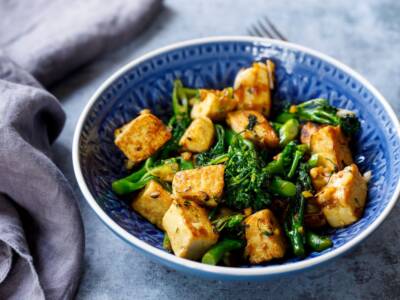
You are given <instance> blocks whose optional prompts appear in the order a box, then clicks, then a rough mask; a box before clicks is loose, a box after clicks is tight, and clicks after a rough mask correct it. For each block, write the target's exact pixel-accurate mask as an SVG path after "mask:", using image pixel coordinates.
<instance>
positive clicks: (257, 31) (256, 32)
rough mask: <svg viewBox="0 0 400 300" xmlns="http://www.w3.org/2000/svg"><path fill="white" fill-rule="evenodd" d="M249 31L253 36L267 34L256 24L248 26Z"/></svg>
mask: <svg viewBox="0 0 400 300" xmlns="http://www.w3.org/2000/svg"><path fill="white" fill-rule="evenodd" d="M249 32H250V34H251V35H254V36H259V37H265V36H266V35H267V36H269V35H268V34H266V33H264V32H263V31H262V30H261V28H258V27H257V26H255V25H253V26H250V29H249Z"/></svg>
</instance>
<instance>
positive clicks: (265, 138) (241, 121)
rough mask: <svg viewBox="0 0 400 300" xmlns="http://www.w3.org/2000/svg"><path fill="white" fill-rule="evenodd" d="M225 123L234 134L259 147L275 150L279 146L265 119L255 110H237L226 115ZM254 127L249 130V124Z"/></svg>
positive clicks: (275, 135) (276, 137) (277, 138)
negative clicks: (239, 134)
mask: <svg viewBox="0 0 400 300" xmlns="http://www.w3.org/2000/svg"><path fill="white" fill-rule="evenodd" d="M226 122H227V123H228V125H229V126H230V127H231V128H232V130H233V131H235V132H241V135H242V136H243V137H244V138H245V139H248V140H251V141H253V142H255V143H256V144H257V145H259V146H261V147H268V148H275V147H277V146H279V137H278V135H277V134H276V132H275V131H274V129H273V128H272V127H271V125H270V124H269V123H268V121H267V119H266V118H265V117H264V116H263V115H262V114H261V113H259V112H258V111H255V110H238V111H234V112H230V113H228V115H227V118H226ZM251 122H254V123H255V125H254V127H253V128H252V129H249V123H251Z"/></svg>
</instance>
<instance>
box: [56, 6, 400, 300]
mask: <svg viewBox="0 0 400 300" xmlns="http://www.w3.org/2000/svg"><path fill="white" fill-rule="evenodd" d="M105 5H106V4H105ZM264 14H267V15H268V16H269V17H270V18H271V19H272V20H273V22H274V23H275V24H276V25H277V27H278V28H279V29H281V31H282V32H284V33H285V34H286V36H287V37H288V39H289V40H290V41H293V42H295V43H299V44H302V45H305V46H308V47H311V48H314V49H317V50H320V51H322V52H325V53H326V54H329V55H331V56H333V57H335V58H337V59H339V60H341V61H342V62H344V63H346V64H348V65H349V66H351V67H352V68H354V69H355V70H357V71H359V72H360V73H361V74H363V75H364V76H365V77H366V78H367V79H369V80H370V81H371V82H372V83H373V84H374V85H375V86H376V87H377V88H378V89H379V90H380V91H381V92H382V93H383V95H384V96H385V97H387V99H388V100H389V101H390V102H391V103H392V105H393V107H394V108H395V110H396V112H397V113H400V101H399V99H398V98H399V96H400V87H399V83H400V55H399V53H400V18H399V17H398V16H399V14H400V1H396V0H382V1H379V0H377V1H373V0H367V1H362V0H359V1H354V0H353V1H350V0H340V1H318V0H309V1H289V0H284V1H283V0H269V1H263V0H257V1H249V0H248V1H246V0H243V1H229V0H227V1H222V0H219V1H211V0H210V1H202V0H186V1H185V0H171V1H166V2H165V4H164V9H163V11H162V12H161V14H160V15H159V17H158V18H157V20H155V22H154V23H153V24H152V25H151V26H150V27H149V28H148V30H147V31H146V32H144V33H143V34H142V35H141V36H140V37H139V38H138V39H136V40H134V41H132V43H130V44H128V45H126V47H124V48H122V49H119V50H117V51H114V52H113V53H110V54H108V55H106V56H103V57H102V58H100V59H98V60H96V62H94V63H93V64H91V65H89V66H87V67H85V68H82V69H80V70H78V71H77V72H75V73H74V74H72V75H71V76H69V77H68V78H66V79H65V80H64V81H62V82H60V83H59V84H58V85H57V86H55V87H54V88H53V89H52V92H53V93H54V94H55V95H56V96H57V97H58V98H59V99H60V101H61V102H62V104H63V106H64V108H65V110H66V112H67V115H68V121H67V124H66V127H65V129H64V131H63V133H62V135H61V137H60V139H59V140H58V141H57V143H56V144H55V152H56V159H57V163H58V164H59V166H60V167H61V168H62V170H63V171H64V172H65V174H66V175H67V177H68V178H69V179H70V181H71V182H72V184H73V185H74V187H75V190H76V193H77V195H78V198H79V202H80V207H81V211H82V215H83V219H84V223H85V229H86V254H85V271H84V274H83V279H82V283H81V286H80V290H79V293H78V299H100V300H102V299H211V298H214V299H245V298H249V299H274V298H277V299H317V298H318V299H395V298H400V252H399V249H400V247H399V246H400V241H399V229H400V219H399V218H398V214H399V212H400V210H399V207H398V206H397V207H396V208H395V209H394V211H393V212H392V214H391V215H390V216H389V218H388V219H387V221H386V222H385V223H384V224H383V225H382V226H381V227H380V228H379V229H378V230H377V231H376V232H375V233H374V234H372V236H371V237H370V238H369V239H368V240H367V241H365V242H364V243H363V244H362V245H360V246H358V247H357V248H356V249H354V251H352V252H351V253H349V254H347V255H345V256H343V257H341V258H339V259H337V260H335V261H334V262H332V263H330V264H328V265H325V266H323V267H320V268H318V269H315V270H312V271H309V272H306V273H302V274H298V275H296V276H292V277H289V278H288V277H286V278H281V279H278V280H274V281H269V282H256V283H248V282H242V283H232V282H220V281H205V280H203V279H199V278H195V277H190V276H186V275H183V274H180V273H178V272H175V271H173V270H169V269H167V268H165V267H162V266H160V265H158V264H156V263H153V262H152V261H150V260H148V259H147V258H145V257H143V256H142V255H140V254H138V253H136V252H135V251H133V250H132V249H131V248H130V247H129V246H128V245H127V244H125V242H123V241H122V240H120V239H119V238H118V237H116V236H115V235H114V234H112V233H111V232H110V231H109V230H108V229H107V228H106V227H105V226H104V225H103V224H102V223H101V222H100V221H99V220H98V218H97V217H96V216H95V214H94V213H93V212H92V211H91V209H90V208H89V206H88V205H87V204H86V202H85V200H84V199H83V197H82V196H81V194H80V192H79V189H78V187H77V185H76V182H75V179H74V175H73V170H72V163H71V143H72V135H73V131H74V127H75V124H76V122H77V119H78V116H79V114H80V112H81V111H82V109H83V107H84V106H85V104H86V103H87V101H88V99H89V97H90V96H91V94H92V93H93V92H94V91H95V89H96V88H97V87H98V86H99V85H100V84H101V83H102V82H103V81H104V80H105V79H106V78H107V77H108V76H109V75H110V74H112V73H113V72H114V71H115V70H117V69H118V68H119V67H120V66H122V65H124V64H125V63H126V62H128V61H130V60H131V59H133V58H136V57H138V56H140V55H142V54H144V53H146V52H148V51H150V50H153V49H156V48H158V47H161V46H164V45H167V44H170V43H172V42H176V41H182V40H185V39H191V38H197V37H205V36H212V35H243V34H246V27H247V26H248V25H249V24H251V23H252V22H254V21H255V20H256V19H257V18H258V17H260V16H262V15H264Z"/></svg>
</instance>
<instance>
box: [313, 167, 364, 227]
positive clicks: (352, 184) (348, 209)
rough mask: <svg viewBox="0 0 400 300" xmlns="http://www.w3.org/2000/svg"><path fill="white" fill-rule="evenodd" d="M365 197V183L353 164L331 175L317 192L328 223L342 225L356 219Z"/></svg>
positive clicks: (333, 225)
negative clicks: (327, 181)
mask: <svg viewBox="0 0 400 300" xmlns="http://www.w3.org/2000/svg"><path fill="white" fill-rule="evenodd" d="M366 198H367V183H366V181H365V179H364V178H363V177H362V175H361V174H360V172H359V171H358V168H357V166H356V165H355V164H352V165H350V166H347V167H346V168H344V169H343V170H342V171H340V172H338V173H336V174H334V175H332V177H331V179H330V180H329V183H328V184H327V185H326V186H325V187H324V188H323V189H322V190H321V192H320V193H319V194H318V204H319V205H320V206H321V207H322V212H323V213H324V215H325V217H326V219H327V221H328V223H329V225H331V226H332V227H343V226H347V225H350V224H352V223H354V222H355V221H357V220H358V219H359V218H360V217H361V214H362V212H363V209H364V205H365V200H366Z"/></svg>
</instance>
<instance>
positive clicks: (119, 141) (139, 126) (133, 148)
mask: <svg viewBox="0 0 400 300" xmlns="http://www.w3.org/2000/svg"><path fill="white" fill-rule="evenodd" d="M118 131H119V133H118V134H117V136H116V138H115V144H116V145H117V146H118V148H119V149H120V150H121V151H122V152H123V153H124V154H125V155H126V157H127V158H128V159H129V160H130V161H132V162H133V163H134V164H137V163H138V162H140V161H142V160H145V159H147V158H149V157H150V156H152V155H153V154H154V153H156V151H157V150H158V149H160V148H161V147H162V146H163V145H164V144H165V143H166V142H167V141H168V140H169V139H170V138H171V133H170V131H169V130H168V128H167V127H166V126H165V125H164V124H163V122H162V121H161V120H160V119H158V118H157V117H156V116H154V115H153V114H150V113H144V114H141V115H140V116H138V117H137V118H135V119H133V120H132V121H131V122H129V123H128V124H126V125H125V126H123V127H122V128H121V129H120V130H118Z"/></svg>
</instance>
